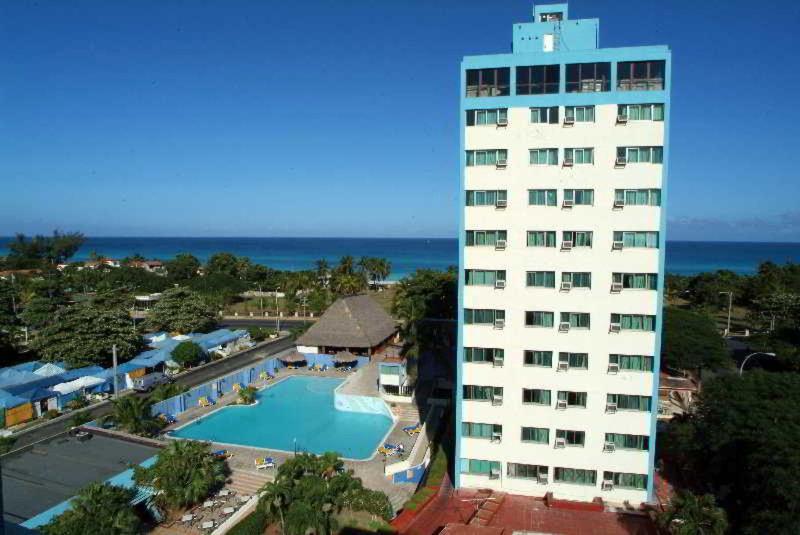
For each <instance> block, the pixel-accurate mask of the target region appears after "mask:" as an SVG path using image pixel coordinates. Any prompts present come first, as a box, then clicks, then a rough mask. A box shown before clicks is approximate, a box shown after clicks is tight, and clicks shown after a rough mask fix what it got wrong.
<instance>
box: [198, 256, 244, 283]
mask: <svg viewBox="0 0 800 535" xmlns="http://www.w3.org/2000/svg"><path fill="white" fill-rule="evenodd" d="M240 267H241V264H240V261H239V258H238V257H236V255H233V254H231V253H214V254H213V255H211V257H210V258H209V259H208V262H206V274H207V275H210V274H212V273H222V274H224V275H229V276H231V277H233V278H235V279H238V278H239V268H240Z"/></svg>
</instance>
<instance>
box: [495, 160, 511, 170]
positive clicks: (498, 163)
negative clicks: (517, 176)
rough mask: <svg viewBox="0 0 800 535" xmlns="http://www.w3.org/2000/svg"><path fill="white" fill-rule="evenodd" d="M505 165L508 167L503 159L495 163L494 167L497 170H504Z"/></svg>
mask: <svg viewBox="0 0 800 535" xmlns="http://www.w3.org/2000/svg"><path fill="white" fill-rule="evenodd" d="M507 165H508V162H507V161H506V160H505V159H502V160H501V159H498V160H497V163H496V164H495V167H497V168H498V169H505V167H506V166H507Z"/></svg>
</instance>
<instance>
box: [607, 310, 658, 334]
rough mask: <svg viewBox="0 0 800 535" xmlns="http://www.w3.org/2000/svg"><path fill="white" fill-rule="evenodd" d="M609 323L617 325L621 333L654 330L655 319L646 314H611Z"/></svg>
mask: <svg viewBox="0 0 800 535" xmlns="http://www.w3.org/2000/svg"><path fill="white" fill-rule="evenodd" d="M611 323H619V325H620V328H621V329H622V330H623V331H648V332H653V331H655V330H656V317H655V316H649V315H647V314H611Z"/></svg>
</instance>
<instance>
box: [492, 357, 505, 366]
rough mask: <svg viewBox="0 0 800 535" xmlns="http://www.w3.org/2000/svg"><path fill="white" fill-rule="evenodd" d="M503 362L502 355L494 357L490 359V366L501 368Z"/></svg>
mask: <svg viewBox="0 0 800 535" xmlns="http://www.w3.org/2000/svg"><path fill="white" fill-rule="evenodd" d="M504 363H505V359H504V357H495V358H494V360H492V366H494V367H495V368H502V367H503V364H504Z"/></svg>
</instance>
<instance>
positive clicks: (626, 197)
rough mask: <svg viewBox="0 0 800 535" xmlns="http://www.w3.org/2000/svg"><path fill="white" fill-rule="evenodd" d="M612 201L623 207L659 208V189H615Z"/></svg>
mask: <svg viewBox="0 0 800 535" xmlns="http://www.w3.org/2000/svg"><path fill="white" fill-rule="evenodd" d="M614 200H615V201H619V202H622V203H624V204H625V206H661V190H660V189H616V190H614Z"/></svg>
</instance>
